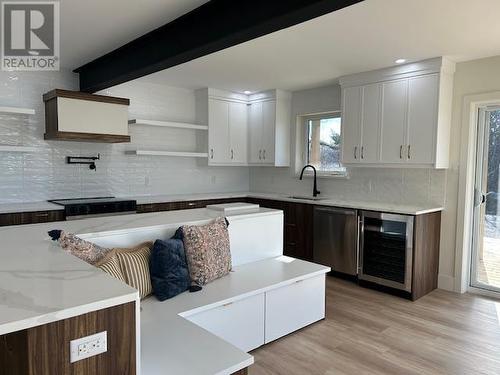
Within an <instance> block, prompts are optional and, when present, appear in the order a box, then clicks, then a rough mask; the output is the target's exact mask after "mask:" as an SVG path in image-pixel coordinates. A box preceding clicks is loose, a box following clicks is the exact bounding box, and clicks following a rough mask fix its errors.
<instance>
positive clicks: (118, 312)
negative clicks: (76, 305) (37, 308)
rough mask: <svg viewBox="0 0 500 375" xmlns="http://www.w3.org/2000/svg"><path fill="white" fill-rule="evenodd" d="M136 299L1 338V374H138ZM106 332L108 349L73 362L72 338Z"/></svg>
mask: <svg viewBox="0 0 500 375" xmlns="http://www.w3.org/2000/svg"><path fill="white" fill-rule="evenodd" d="M135 312H136V310H135V302H130V303H127V304H123V305H119V306H115V307H111V308H108V309H103V310H99V311H95V312H91V313H88V314H83V315H79V316H77V317H74V318H69V319H65V320H61V321H57V322H54V323H49V324H45V325H42V326H38V327H34V328H30V329H27V330H23V331H19V332H14V333H11V334H7V335H4V336H1V337H0V375H46V374H50V375H93V374H119V375H134V374H135V373H136V350H135V349H136V327H135ZM102 331H107V340H108V351H107V352H106V353H102V354H99V355H97V356H94V357H90V358H87V359H83V360H81V361H78V362H75V363H70V341H71V340H74V339H78V338H80V337H85V336H88V335H92V334H95V333H98V332H102Z"/></svg>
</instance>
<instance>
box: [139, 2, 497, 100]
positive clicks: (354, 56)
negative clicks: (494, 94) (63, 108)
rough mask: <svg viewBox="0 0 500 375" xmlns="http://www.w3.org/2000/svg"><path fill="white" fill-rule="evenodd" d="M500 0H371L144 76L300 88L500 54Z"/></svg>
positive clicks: (233, 86)
mask: <svg viewBox="0 0 500 375" xmlns="http://www.w3.org/2000/svg"><path fill="white" fill-rule="evenodd" d="M499 14H500V0H474V1H471V0H418V1H415V0H366V1H365V2H362V3H359V4H356V5H354V6H351V7H349V8H345V9H342V10H340V11H337V12H334V13H330V14H328V15H325V16H323V17H320V18H317V19H314V20H311V21H308V22H305V23H302V24H300V25H296V26H293V27H291V28H288V29H285V30H281V31H278V32H276V33H273V34H269V35H266V36H264V37H261V38H258V39H255V40H253V41H249V42H247V43H244V44H241V45H238V46H235V47H232V48H229V49H226V50H223V51H220V52H217V53H214V54H211V55H208V56H205V57H202V58H199V59H196V60H193V61H190V62H188V63H185V64H182V65H179V66H177V67H173V68H170V69H167V70H164V71H162V72H158V73H155V74H152V75H150V76H148V77H144V78H142V79H143V80H147V81H152V82H156V83H164V84H167V85H170V86H178V87H186V88H199V87H215V88H221V89H227V90H232V91H240V92H241V91H243V90H251V91H260V90H265V89H272V88H281V89H286V90H298V89H304V88H309V87H315V86H322V85H326V84H328V83H330V82H334V81H335V80H336V79H337V78H338V77H340V76H342V75H345V74H351V73H357V72H362V71H367V70H372V69H378V68H382V67H386V66H390V65H393V64H394V60H395V59H396V58H399V57H404V58H406V59H409V60H410V61H416V60H422V59H426V58H431V57H436V56H448V57H450V58H452V59H453V60H455V61H464V60H471V59H476V58H481V57H486V56H493V55H499V54H500V22H498V15H499Z"/></svg>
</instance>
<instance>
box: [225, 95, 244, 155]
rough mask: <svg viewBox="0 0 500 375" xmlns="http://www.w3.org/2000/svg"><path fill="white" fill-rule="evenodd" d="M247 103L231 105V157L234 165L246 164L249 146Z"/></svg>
mask: <svg viewBox="0 0 500 375" xmlns="http://www.w3.org/2000/svg"><path fill="white" fill-rule="evenodd" d="M247 122H248V113H247V104H246V103H237V102H230V103H229V154H230V155H229V157H230V161H231V162H232V163H238V164H246V162H247V154H248V152H247V146H248V141H247V139H248V126H247Z"/></svg>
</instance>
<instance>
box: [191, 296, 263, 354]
mask: <svg viewBox="0 0 500 375" xmlns="http://www.w3.org/2000/svg"><path fill="white" fill-rule="evenodd" d="M186 319H188V320H189V321H191V322H193V323H195V324H196V325H198V326H200V327H202V328H204V329H206V330H207V331H209V332H211V333H213V334H214V335H216V336H218V337H220V338H221V339H223V340H225V341H227V342H229V343H231V344H233V345H234V346H236V347H237V348H239V349H241V350H243V351H245V352H248V351H250V350H252V349H255V348H258V347H259V346H261V345H264V294H259V295H256V296H252V297H249V298H245V299H243V300H240V301H236V302H233V303H229V304H226V305H223V306H219V307H216V308H214V309H211V310H208V311H204V312H202V313H199V314H195V315H192V316H188V317H186Z"/></svg>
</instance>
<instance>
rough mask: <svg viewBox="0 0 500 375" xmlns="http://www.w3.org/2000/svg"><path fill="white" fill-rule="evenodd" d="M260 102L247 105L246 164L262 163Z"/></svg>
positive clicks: (262, 123)
mask: <svg viewBox="0 0 500 375" xmlns="http://www.w3.org/2000/svg"><path fill="white" fill-rule="evenodd" d="M262 107H263V105H262V102H256V103H252V104H251V105H249V109H248V162H249V163H250V164H259V163H261V162H262V137H263V131H262V127H263V126H264V119H263V117H262V116H263V114H262Z"/></svg>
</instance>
